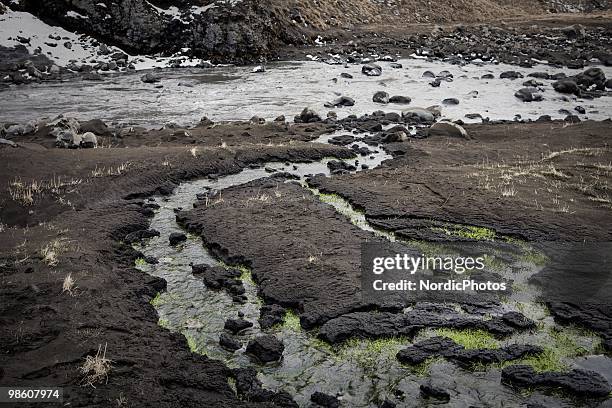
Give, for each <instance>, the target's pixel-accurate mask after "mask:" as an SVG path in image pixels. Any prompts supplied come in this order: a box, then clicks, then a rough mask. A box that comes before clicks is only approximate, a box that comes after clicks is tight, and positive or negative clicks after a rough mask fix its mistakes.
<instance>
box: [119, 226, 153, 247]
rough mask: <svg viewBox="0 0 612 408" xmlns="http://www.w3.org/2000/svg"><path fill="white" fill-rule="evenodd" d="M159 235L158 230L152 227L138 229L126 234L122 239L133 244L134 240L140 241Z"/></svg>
mask: <svg viewBox="0 0 612 408" xmlns="http://www.w3.org/2000/svg"><path fill="white" fill-rule="evenodd" d="M159 235H160V234H159V231H157V230H154V229H148V230H138V231H134V232H130V233H129V234H127V235H126V236H125V238H123V241H124V242H125V243H126V244H134V243H136V242H140V241H142V240H143V239H148V238H153V237H159Z"/></svg>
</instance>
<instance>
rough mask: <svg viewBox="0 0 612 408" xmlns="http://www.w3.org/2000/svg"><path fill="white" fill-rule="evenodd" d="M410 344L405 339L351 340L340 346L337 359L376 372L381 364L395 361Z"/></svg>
mask: <svg viewBox="0 0 612 408" xmlns="http://www.w3.org/2000/svg"><path fill="white" fill-rule="evenodd" d="M408 343H409V341H408V340H407V339H406V338H405V337H390V338H385V339H376V340H365V339H350V340H347V341H346V342H344V343H343V344H342V345H341V346H340V348H339V350H338V353H337V357H338V358H339V359H341V360H348V361H352V362H354V363H355V364H357V365H359V366H360V367H361V368H363V369H364V370H376V368H377V367H378V366H379V365H380V364H387V362H388V361H389V360H395V355H396V354H397V352H398V351H399V350H400V349H401V348H403V347H405V346H406V344H408Z"/></svg>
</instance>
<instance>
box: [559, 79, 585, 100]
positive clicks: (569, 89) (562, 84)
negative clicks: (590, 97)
mask: <svg viewBox="0 0 612 408" xmlns="http://www.w3.org/2000/svg"><path fill="white" fill-rule="evenodd" d="M552 85H553V88H554V90H555V91H557V92H559V93H563V94H574V95H577V96H579V95H580V88H578V84H577V83H576V82H575V81H573V80H571V79H563V80H561V81H557V82H553V84H552Z"/></svg>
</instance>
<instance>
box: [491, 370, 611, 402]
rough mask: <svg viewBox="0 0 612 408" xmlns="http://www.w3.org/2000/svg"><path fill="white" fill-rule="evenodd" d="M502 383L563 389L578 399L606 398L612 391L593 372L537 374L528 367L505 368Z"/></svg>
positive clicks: (597, 374) (573, 371)
mask: <svg viewBox="0 0 612 408" xmlns="http://www.w3.org/2000/svg"><path fill="white" fill-rule="evenodd" d="M502 382H503V383H506V384H512V385H514V386H519V387H526V388H549V389H561V390H564V391H566V392H568V393H570V394H572V395H574V396H576V397H595V398H605V397H607V396H608V395H609V394H610V392H611V391H612V387H610V384H609V383H608V381H607V380H606V379H605V378H604V377H603V376H602V375H601V374H599V373H596V372H593V371H586V370H571V371H569V372H567V373H561V372H543V373H537V372H536V371H535V370H534V369H533V367H531V366H527V365H512V366H508V367H505V368H504V369H503V370H502Z"/></svg>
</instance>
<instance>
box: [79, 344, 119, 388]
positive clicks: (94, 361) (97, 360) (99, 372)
mask: <svg viewBox="0 0 612 408" xmlns="http://www.w3.org/2000/svg"><path fill="white" fill-rule="evenodd" d="M111 363H112V361H111V360H109V359H108V358H106V344H105V345H104V352H102V345H100V346H98V352H97V353H96V355H95V356H87V357H86V358H85V362H84V363H83V365H82V366H81V367H79V371H80V372H81V374H83V376H84V377H83V379H82V381H81V382H82V383H83V384H86V385H91V386H92V387H94V388H95V386H94V384H98V383H101V382H103V381H104V382H105V383H107V382H108V373H109V372H110V369H111Z"/></svg>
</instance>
